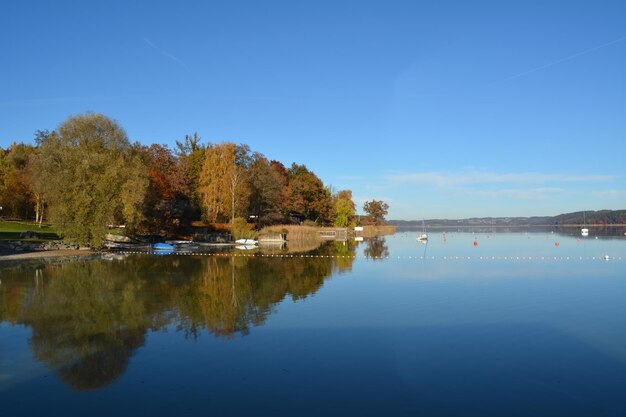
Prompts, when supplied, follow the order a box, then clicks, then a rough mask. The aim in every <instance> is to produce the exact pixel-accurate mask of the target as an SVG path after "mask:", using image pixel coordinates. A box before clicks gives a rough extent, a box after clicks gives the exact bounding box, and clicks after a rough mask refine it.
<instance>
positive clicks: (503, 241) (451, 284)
mask: <svg viewBox="0 0 626 417" xmlns="http://www.w3.org/2000/svg"><path fill="white" fill-rule="evenodd" d="M417 234H418V232H417V231H411V230H408V231H399V232H398V233H396V234H395V235H393V236H385V237H379V238H375V239H365V240H364V241H363V242H354V241H348V242H327V243H325V244H323V245H322V246H321V247H319V248H315V249H312V250H310V251H304V249H306V248H305V247H303V248H301V249H298V248H295V247H294V248H291V249H290V250H285V249H279V248H277V249H273V250H267V251H258V250H251V251H250V250H247V251H243V250H241V251H240V250H233V251H232V252H228V251H226V252H213V253H194V254H186V255H177V254H165V255H162V256H159V255H155V254H126V253H117V254H107V255H97V256H95V257H93V258H89V259H82V260H73V261H61V260H55V261H48V262H47V263H45V264H31V263H26V264H22V265H10V266H5V267H4V268H2V269H0V280H1V283H0V405H1V410H2V413H1V414H2V416H3V417H9V416H43V415H46V416H49V415H62V416H86V415H89V416H113V415H139V414H142V415H144V414H145V415H150V416H171V415H181V416H185V415H220V416H239V415H254V416H258V415H271V416H319V415H326V416H335V415H342V416H345V415H358V416H380V415H394V416H402V415H411V416H415V415H424V416H585V417H588V416H595V417H598V416H625V415H626V395H625V393H626V237H624V236H618V235H615V236H599V237H598V238H597V239H596V236H595V235H594V229H591V233H590V236H589V237H587V238H581V237H580V236H577V235H576V233H570V234H569V235H566V234H561V233H553V232H550V231H538V232H524V231H521V232H498V231H479V232H476V233H472V232H467V231H465V232H464V231H447V232H446V233H443V232H442V231H436V232H430V239H429V242H428V244H427V245H424V244H421V243H419V242H417V241H416V239H415V237H416V236H417ZM304 246H306V245H304ZM1 266H2V265H0V267H1Z"/></svg>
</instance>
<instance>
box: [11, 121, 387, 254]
mask: <svg viewBox="0 0 626 417" xmlns="http://www.w3.org/2000/svg"><path fill="white" fill-rule="evenodd" d="M0 207H2V208H1V209H0V216H2V217H4V218H21V219H35V220H36V221H38V222H41V221H43V219H44V218H45V219H46V220H48V219H50V220H51V221H52V222H53V223H54V224H55V227H56V228H57V229H58V230H59V231H60V232H61V233H62V234H63V235H64V236H65V237H66V238H67V240H71V241H73V242H75V243H79V244H91V245H95V246H97V245H99V244H101V242H102V239H103V237H104V235H105V234H106V232H107V230H108V228H109V227H110V226H111V225H121V224H123V225H125V226H126V228H127V230H129V231H130V232H131V233H139V234H160V235H164V234H170V235H171V234H174V233H175V232H176V231H177V230H180V229H181V228H184V227H185V226H186V225H189V224H191V222H193V221H197V220H203V221H205V222H209V223H211V222H212V223H223V222H232V221H233V220H234V219H235V218H238V219H240V220H241V221H243V222H244V223H245V222H246V221H247V222H250V223H254V224H255V226H256V227H262V226H265V225H271V224H283V223H289V224H294V223H295V224H300V223H308V224H314V225H335V226H338V227H346V226H349V225H353V224H355V223H356V216H355V213H356V206H355V204H354V202H353V200H352V191H350V190H337V191H334V190H332V189H331V187H330V186H328V185H325V184H324V183H323V182H322V180H321V179H320V178H319V177H318V176H317V175H316V174H315V173H314V172H312V171H311V170H309V169H308V168H307V167H306V166H305V165H299V164H296V163H292V164H291V166H289V167H287V166H285V165H284V164H283V163H281V162H279V161H276V160H270V159H268V158H267V157H266V156H265V155H263V154H261V153H259V152H254V151H252V150H251V149H250V147H249V146H248V145H244V144H234V143H231V142H222V143H218V144H212V143H203V142H202V141H201V139H200V137H198V135H197V134H195V133H194V134H193V135H187V136H185V138H184V139H183V140H181V141H176V146H175V148H174V149H171V148H169V147H168V146H167V145H159V144H152V145H142V144H140V143H138V142H135V143H131V142H130V141H129V139H128V137H127V135H126V132H125V131H124V130H123V129H122V128H121V127H120V126H119V125H118V123H117V122H116V121H114V120H112V119H109V118H108V117H106V116H104V115H102V114H97V113H87V114H83V115H77V116H71V117H69V118H68V119H67V120H65V121H64V122H63V123H61V125H60V126H59V127H58V128H57V129H56V130H54V131H47V130H46V131H37V132H36V133H35V144H34V145H28V144H24V143H20V144H18V143H14V144H13V145H11V146H10V147H9V148H7V149H2V148H0ZM387 208H388V206H387V204H385V203H384V202H382V201H376V200H373V201H369V202H367V203H366V204H365V206H364V210H365V211H366V213H368V215H369V217H368V220H367V221H369V222H370V223H373V224H381V223H383V222H384V216H385V215H386V214H387Z"/></svg>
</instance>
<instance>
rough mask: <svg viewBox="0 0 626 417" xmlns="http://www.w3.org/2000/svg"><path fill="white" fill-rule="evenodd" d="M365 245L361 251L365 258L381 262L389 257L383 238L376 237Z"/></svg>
mask: <svg viewBox="0 0 626 417" xmlns="http://www.w3.org/2000/svg"><path fill="white" fill-rule="evenodd" d="M365 243H366V246H365V249H363V254H364V255H365V257H366V258H371V259H374V260H382V259H384V258H386V257H388V256H389V247H388V246H387V245H386V241H385V238H384V237H382V236H377V237H373V238H369V239H367V240H366V241H365Z"/></svg>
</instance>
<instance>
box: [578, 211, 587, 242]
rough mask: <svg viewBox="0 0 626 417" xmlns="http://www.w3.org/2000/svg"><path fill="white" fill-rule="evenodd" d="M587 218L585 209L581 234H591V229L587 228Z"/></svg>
mask: <svg viewBox="0 0 626 417" xmlns="http://www.w3.org/2000/svg"><path fill="white" fill-rule="evenodd" d="M586 226H587V220H586V218H585V212H584V211H583V228H582V229H580V234H581V235H582V236H589V229H587V227H586Z"/></svg>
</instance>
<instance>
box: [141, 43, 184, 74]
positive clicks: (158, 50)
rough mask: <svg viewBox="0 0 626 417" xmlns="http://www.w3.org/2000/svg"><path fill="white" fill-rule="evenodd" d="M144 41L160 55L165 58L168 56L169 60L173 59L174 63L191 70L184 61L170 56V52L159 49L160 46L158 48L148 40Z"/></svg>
mask: <svg viewBox="0 0 626 417" xmlns="http://www.w3.org/2000/svg"><path fill="white" fill-rule="evenodd" d="M143 40H144V41H145V42H146V43H147V44H148V45H149V46H150V47H151V48H152V49H154V50H155V51H157V52H158V53H160V54H161V55H163V56H166V57H167V58H169V59H171V60H172V61H174V62H176V63H178V64H180V65H182V66H183V67H185V68H189V67H188V66H187V64H185V63H184V62H183V61H181V60H180V59H178V58H177V57H176V56H174V55H172V54H170V53H169V52H167V51H166V50H164V49H161V48H159V47H158V46H156V45H155V44H154V43H152V41H151V40H150V39H148V38H143Z"/></svg>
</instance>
